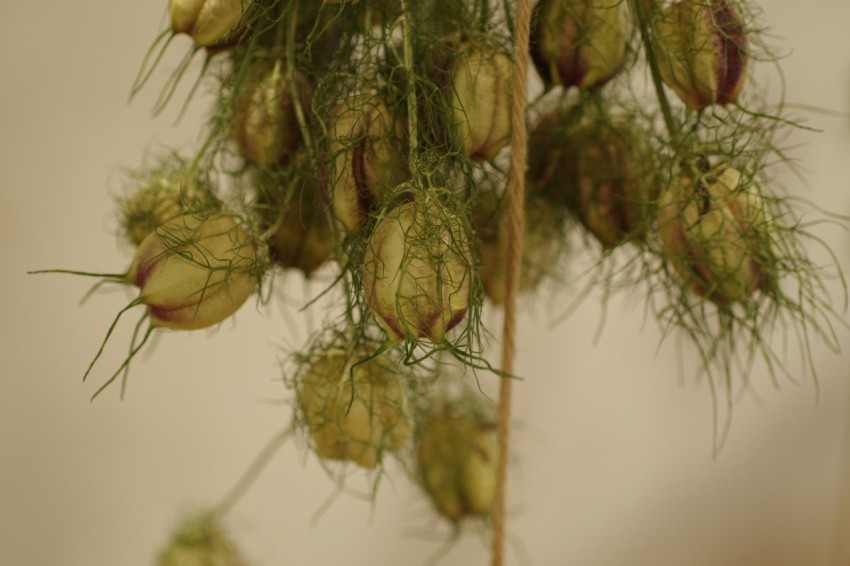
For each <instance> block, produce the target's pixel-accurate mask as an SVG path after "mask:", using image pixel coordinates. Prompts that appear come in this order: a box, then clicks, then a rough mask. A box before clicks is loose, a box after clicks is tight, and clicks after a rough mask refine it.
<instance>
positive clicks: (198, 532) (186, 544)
mask: <svg viewBox="0 0 850 566" xmlns="http://www.w3.org/2000/svg"><path fill="white" fill-rule="evenodd" d="M247 564H248V563H247V562H246V561H245V559H244V558H243V557H242V555H241V553H240V552H239V549H238V548H237V547H236V545H235V544H234V543H233V541H232V540H231V539H230V537H229V536H228V535H227V533H226V532H225V531H224V529H223V527H222V526H221V524H220V522H219V518H218V517H217V516H216V515H215V514H213V513H211V512H204V513H199V514H197V515H195V516H193V517H191V518H189V519H188V520H186V521H185V522H184V523H183V524H182V525H180V527H179V528H178V529H177V530H176V531H175V532H174V533H173V534H172V535H171V539H170V540H169V541H168V545H167V546H166V547H165V548H163V549H162V550H161V551H160V553H159V555H158V556H157V559H156V565H157V566H247Z"/></svg>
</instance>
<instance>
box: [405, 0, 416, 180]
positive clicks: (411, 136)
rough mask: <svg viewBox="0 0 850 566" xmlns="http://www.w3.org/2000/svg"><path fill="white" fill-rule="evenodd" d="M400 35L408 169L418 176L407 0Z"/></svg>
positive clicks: (411, 30) (414, 91)
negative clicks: (404, 82)
mask: <svg viewBox="0 0 850 566" xmlns="http://www.w3.org/2000/svg"><path fill="white" fill-rule="evenodd" d="M401 10H402V22H401V25H402V35H403V36H404V69H405V71H406V75H407V77H406V78H407V135H408V144H409V145H410V148H409V150H410V158H409V161H410V170H411V172H412V173H413V175H414V176H418V174H419V171H418V168H417V167H416V164H417V161H418V150H419V124H418V120H419V116H418V107H417V104H416V76H415V75H414V74H413V29H412V27H411V25H410V19H411V13H410V2H409V0H401Z"/></svg>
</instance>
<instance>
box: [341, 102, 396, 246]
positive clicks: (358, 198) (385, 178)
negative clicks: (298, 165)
mask: <svg viewBox="0 0 850 566" xmlns="http://www.w3.org/2000/svg"><path fill="white" fill-rule="evenodd" d="M328 130H329V142H328V157H329V159H330V160H331V163H330V167H328V172H327V175H328V176H327V177H326V178H325V179H324V186H325V191H326V193H327V196H328V200H329V201H330V203H331V209H332V210H333V214H334V217H335V218H336V219H337V220H338V222H339V225H340V229H341V230H343V231H346V232H356V231H358V230H360V228H362V227H363V225H364V224H365V223H366V220H367V219H368V217H369V214H371V213H372V212H373V211H374V210H375V208H376V206H377V205H378V203H379V202H380V200H381V196H382V195H383V194H385V193H386V192H387V191H388V190H389V189H392V188H393V187H395V186H396V185H398V183H401V182H402V181H404V180H405V179H408V178H409V177H410V172H409V170H408V168H407V161H406V158H405V153H404V144H403V143H402V139H403V129H402V126H401V123H400V122H399V121H398V120H396V119H395V117H394V116H393V115H392V114H391V113H390V111H389V109H388V108H387V106H386V104H385V103H384V101H383V99H382V98H381V97H380V96H379V95H378V94H377V93H370V94H360V95H356V96H351V97H348V98H346V99H345V100H344V101H342V102H341V103H339V104H338V105H337V106H336V107H335V108H334V109H333V111H332V112H331V116H330V118H329V120H328Z"/></svg>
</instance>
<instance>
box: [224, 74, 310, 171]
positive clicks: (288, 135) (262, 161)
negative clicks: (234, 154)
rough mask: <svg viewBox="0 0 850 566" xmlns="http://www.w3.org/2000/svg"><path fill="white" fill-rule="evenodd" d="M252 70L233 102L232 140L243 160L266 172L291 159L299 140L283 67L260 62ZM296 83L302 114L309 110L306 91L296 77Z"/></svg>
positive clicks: (292, 104)
mask: <svg viewBox="0 0 850 566" xmlns="http://www.w3.org/2000/svg"><path fill="white" fill-rule="evenodd" d="M255 67H256V68H255V69H252V71H251V72H252V75H253V76H252V77H251V78H249V80H247V81H246V82H245V83H244V84H243V85H241V87H240V89H239V95H238V96H237V98H236V107H235V129H234V138H235V140H236V144H237V146H239V150H240V151H241V153H242V155H243V156H245V158H246V159H247V160H249V161H252V162H254V163H256V164H257V165H259V166H260V167H261V168H263V169H268V168H270V167H272V166H274V165H276V164H278V163H281V162H285V161H286V160H287V159H288V158H289V157H290V156H291V154H292V153H293V152H294V151H295V149H296V147H297V146H298V142H299V141H300V140H301V131H300V129H299V126H298V119H297V116H296V111H295V100H294V96H293V93H292V89H291V88H290V86H291V85H290V84H289V81H288V78H287V76H286V69H285V68H284V66H283V63H282V62H281V61H276V62H275V63H274V64H271V63H268V62H263V63H258V64H257V65H256V66H255ZM296 83H297V85H298V90H299V91H300V92H298V94H297V96H299V97H300V103H301V106H302V108H303V109H304V112H305V114H306V113H308V112H309V110H310V88H309V86H308V85H307V83H306V82H305V81H304V80H303V78H301V76H300V75H296Z"/></svg>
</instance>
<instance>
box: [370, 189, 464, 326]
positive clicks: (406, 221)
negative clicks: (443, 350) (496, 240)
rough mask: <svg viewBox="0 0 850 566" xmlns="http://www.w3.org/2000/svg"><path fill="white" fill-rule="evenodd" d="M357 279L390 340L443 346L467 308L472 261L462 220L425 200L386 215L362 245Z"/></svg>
mask: <svg viewBox="0 0 850 566" xmlns="http://www.w3.org/2000/svg"><path fill="white" fill-rule="evenodd" d="M361 274H362V280H363V294H364V296H365V300H366V302H367V304H368V305H369V308H370V309H371V310H372V313H373V314H374V315H375V318H376V319H377V320H378V322H379V323H380V324H381V326H383V327H384V329H385V330H386V332H387V335H388V336H389V337H390V338H391V339H394V340H404V339H413V340H415V339H418V338H426V337H427V338H430V339H431V340H432V341H434V342H436V343H439V342H441V341H442V340H443V336H444V335H445V333H446V331H448V330H451V329H452V328H453V327H454V326H456V325H457V324H458V323H459V322H460V321H461V320H463V318H464V316H465V315H466V311H467V309H468V308H469V294H470V289H471V284H472V274H473V271H472V258H471V256H470V251H469V244H468V241H467V238H466V233H465V231H464V227H463V224H462V223H461V220H460V218H458V217H457V216H456V215H454V214H453V213H452V212H450V211H448V210H446V208H445V206H444V205H441V204H440V203H438V202H437V201H435V200H433V199H431V198H429V197H424V198H422V199H417V200H414V201H412V202H407V203H405V204H402V205H400V206H398V207H396V208H394V209H392V210H390V211H389V212H388V213H387V214H386V216H384V217H383V218H382V219H381V220H380V222H378V224H377V225H376V226H375V230H374V232H373V233H372V235H371V237H370V239H369V241H368V242H367V244H366V250H365V252H364V258H363V264H362V266H361Z"/></svg>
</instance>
